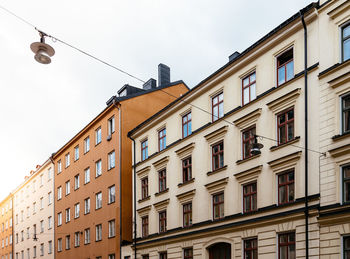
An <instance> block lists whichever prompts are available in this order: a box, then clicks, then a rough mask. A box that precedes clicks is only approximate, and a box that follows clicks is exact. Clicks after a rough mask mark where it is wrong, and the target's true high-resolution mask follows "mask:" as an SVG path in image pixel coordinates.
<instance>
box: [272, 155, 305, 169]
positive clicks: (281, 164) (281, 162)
mask: <svg viewBox="0 0 350 259" xmlns="http://www.w3.org/2000/svg"><path fill="white" fill-rule="evenodd" d="M301 153H302V151H298V152H295V153H292V154H289V155H286V156H283V157H280V158H277V159H275V160H272V161H270V162H267V163H268V164H269V165H270V167H271V169H272V171H273V172H274V173H280V172H282V171H285V170H288V169H291V168H293V167H295V165H296V164H297V162H298V160H299V159H300V157H301Z"/></svg>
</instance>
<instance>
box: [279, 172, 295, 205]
mask: <svg viewBox="0 0 350 259" xmlns="http://www.w3.org/2000/svg"><path fill="white" fill-rule="evenodd" d="M290 173H293V181H289V180H288V175H289V174H290ZM282 176H285V177H286V179H287V180H286V182H284V183H282V184H280V177H282ZM290 185H293V189H290ZM277 186H278V189H277V193H278V205H284V204H288V203H291V202H293V201H294V200H295V170H294V169H290V170H287V171H285V172H283V173H281V174H278V175H277ZM284 186H287V191H285V195H286V197H285V198H286V200H287V201H286V202H281V197H280V188H282V187H284ZM290 191H292V192H293V199H292V200H289V193H290Z"/></svg>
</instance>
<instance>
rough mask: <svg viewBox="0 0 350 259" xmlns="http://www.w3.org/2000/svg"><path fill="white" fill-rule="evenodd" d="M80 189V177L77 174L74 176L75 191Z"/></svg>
mask: <svg viewBox="0 0 350 259" xmlns="http://www.w3.org/2000/svg"><path fill="white" fill-rule="evenodd" d="M79 188H80V175H79V174H77V175H75V176H74V191H76V190H78V189H79Z"/></svg>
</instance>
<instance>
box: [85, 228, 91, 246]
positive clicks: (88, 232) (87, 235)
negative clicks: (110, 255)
mask: <svg viewBox="0 0 350 259" xmlns="http://www.w3.org/2000/svg"><path fill="white" fill-rule="evenodd" d="M84 244H85V245H87V244H90V228H87V229H85V230H84Z"/></svg>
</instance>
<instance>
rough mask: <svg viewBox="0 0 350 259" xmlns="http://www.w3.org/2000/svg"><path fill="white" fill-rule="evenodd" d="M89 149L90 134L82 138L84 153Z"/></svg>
mask: <svg viewBox="0 0 350 259" xmlns="http://www.w3.org/2000/svg"><path fill="white" fill-rule="evenodd" d="M89 151H90V136H87V137H86V138H85V139H84V154H86V153H87V152H89Z"/></svg>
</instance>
